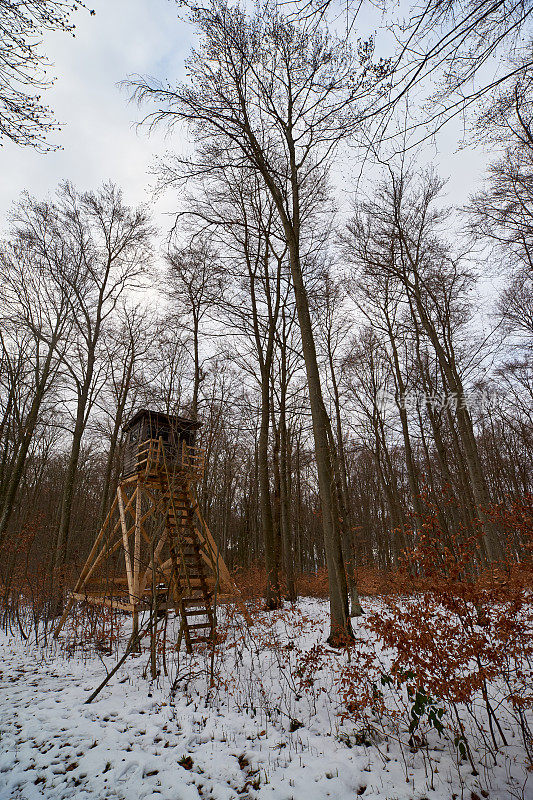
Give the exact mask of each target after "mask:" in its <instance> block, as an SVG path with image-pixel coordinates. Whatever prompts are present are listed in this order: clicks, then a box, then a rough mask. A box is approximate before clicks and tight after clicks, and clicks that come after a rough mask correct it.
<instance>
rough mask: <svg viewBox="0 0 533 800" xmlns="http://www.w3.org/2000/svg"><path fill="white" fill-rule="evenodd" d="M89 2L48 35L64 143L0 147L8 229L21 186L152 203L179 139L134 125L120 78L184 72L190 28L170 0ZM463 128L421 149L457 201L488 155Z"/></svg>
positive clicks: (161, 221)
mask: <svg viewBox="0 0 533 800" xmlns="http://www.w3.org/2000/svg"><path fill="white" fill-rule="evenodd" d="M88 5H89V6H90V7H91V8H94V10H95V12H96V14H95V16H89V15H88V14H87V13H85V12H83V11H80V12H79V13H78V14H77V15H76V23H77V31H76V38H72V37H69V36H65V35H64V34H54V35H52V36H48V37H47V39H46V42H45V44H46V48H45V49H46V53H47V55H48V57H49V59H50V60H51V61H52V62H53V64H54V67H53V73H54V74H55V75H56V76H57V81H56V83H55V85H54V86H53V87H52V88H51V89H50V90H49V91H48V92H46V95H45V101H46V102H47V103H48V104H49V105H50V106H51V107H52V108H53V109H54V111H55V113H56V116H57V119H58V120H59V121H60V122H61V123H62V130H61V131H59V132H57V133H55V134H54V135H53V141H54V142H55V143H56V144H59V145H61V147H62V149H61V150H59V151H56V152H52V153H48V154H40V153H36V152H33V151H32V150H31V149H30V148H20V147H16V146H15V145H12V144H10V143H7V144H5V145H4V147H2V148H0V163H1V169H0V220H1V221H0V225H1V226H2V229H3V231H5V220H6V217H7V214H8V211H9V208H10V206H11V204H12V203H13V201H15V200H16V199H17V198H18V197H19V196H20V194H21V192H22V191H23V190H24V189H27V190H29V191H30V192H31V193H32V194H33V195H35V196H36V197H38V198H44V197H46V196H47V195H49V194H50V193H51V192H53V190H54V188H55V187H56V186H57V185H58V183H59V182H60V181H61V180H64V179H68V180H70V181H72V182H73V183H74V184H75V186H76V187H77V188H78V189H80V190H85V189H94V188H96V187H97V186H98V185H99V184H101V183H102V182H103V181H104V180H107V179H111V180H113V181H114V182H116V183H117V184H118V185H120V186H121V187H122V188H123V190H124V195H125V200H126V202H128V203H131V204H135V203H138V202H151V195H150V186H151V183H152V182H153V178H152V177H151V176H150V175H149V173H148V170H149V167H150V164H152V163H153V161H154V157H155V155H156V154H161V153H163V152H164V150H165V149H168V147H172V148H176V147H179V142H177V141H176V139H175V138H174V139H173V140H172V141H169V140H165V138H164V134H163V131H161V132H159V133H158V134H152V135H151V136H150V137H148V135H147V134H146V131H145V130H137V129H136V127H135V123H136V122H137V121H139V119H140V118H141V116H142V111H141V110H139V108H138V107H137V106H136V105H134V104H131V103H129V102H128V94H127V92H125V91H124V90H123V89H120V88H119V86H118V83H119V82H120V81H121V80H123V79H124V78H126V77H127V76H129V75H131V74H133V73H140V74H144V75H152V76H157V77H160V78H164V79H169V80H171V81H172V80H179V79H181V78H183V76H184V60H185V58H186V57H187V54H188V52H189V49H190V46H191V31H190V30H189V29H188V27H187V25H185V24H184V23H183V22H182V21H180V19H179V18H178V14H177V6H176V4H175V2H174V0H92V1H91V2H89V3H88ZM459 135H460V126H459V125H454V126H451V127H450V128H448V129H446V130H445V132H444V133H443V134H441V135H440V136H439V141H438V152H437V151H436V150H435V149H433V148H431V147H428V148H427V149H426V150H425V153H424V158H425V160H426V161H434V163H435V164H436V166H437V168H438V169H439V171H440V172H441V173H442V175H443V176H444V177H450V183H449V186H448V199H449V202H450V203H457V204H460V203H463V202H465V201H466V200H467V198H468V195H469V194H470V192H471V191H472V190H473V189H474V188H475V186H476V185H477V184H478V183H479V180H480V178H481V177H482V175H483V171H484V167H485V164H486V160H487V158H488V157H489V156H490V153H483V152H482V151H480V150H479V149H478V150H475V151H473V150H471V149H467V150H462V151H460V152H456V149H457V140H458V136H459ZM174 136H175V135H174ZM352 157H353V158H354V159H355V156H352ZM356 173H357V164H356V163H355V161H354V163H351V164H347V165H346V169H343V170H342V174H343V176H344V180H343V181H342V186H343V188H344V189H346V190H349V189H350V188H351V186H353V181H352V176H355V175H356ZM175 205H176V204H175V203H174V202H173V198H172V197H171V196H169V197H165V198H163V199H161V200H159V201H158V203H157V205H156V206H154V210H155V212H156V222H157V224H158V226H159V228H160V229H162V232H163V233H165V232H166V230H167V229H168V228H169V227H170V225H171V219H170V217H167V216H165V212H170V211H172V209H173V208H174V207H175Z"/></svg>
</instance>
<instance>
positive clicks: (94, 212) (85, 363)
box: [43, 184, 152, 572]
mask: <svg viewBox="0 0 533 800" xmlns="http://www.w3.org/2000/svg"><path fill="white" fill-rule="evenodd" d="M56 213H57V217H58V227H59V235H60V236H61V239H62V241H63V242H64V251H65V256H64V259H63V261H62V263H61V279H62V280H63V281H65V282H66V283H67V284H68V286H69V290H70V295H69V300H70V306H71V308H70V310H71V314H72V315H73V319H74V323H75V333H76V335H75V338H74V340H73V341H72V342H71V347H70V348H69V351H68V352H67V353H66V355H65V358H64V363H65V368H66V370H67V372H68V374H69V379H70V382H71V385H72V386H73V389H74V404H73V405H74V420H73V421H74V427H73V433H72V441H71V446H70V453H69V459H68V466H67V471H66V475H65V482H64V486H63V492H62V499H61V515H60V520H59V527H58V534H57V543H56V552H55V559H54V567H55V570H56V572H60V571H61V568H62V567H63V565H64V563H65V559H66V555H67V544H68V535H69V530H70V519H71V514H72V499H73V494H74V486H75V480H76V470H77V465H78V459H79V456H80V448H81V442H82V437H83V433H84V431H85V427H86V424H87V419H88V415H89V413H90V411H91V409H92V407H93V404H94V402H95V400H96V397H97V394H98V391H99V390H100V389H101V386H102V378H103V375H102V369H103V368H104V365H103V364H102V362H100V361H99V349H100V347H101V341H102V335H103V332H104V330H105V328H106V326H107V325H109V324H110V323H111V320H112V318H113V314H114V313H115V309H116V307H117V303H118V302H119V300H120V298H121V296H122V295H123V293H124V292H125V291H127V290H128V289H129V288H133V287H135V286H138V285H139V280H140V278H141V276H142V275H143V273H144V272H145V270H146V264H147V259H148V255H149V253H150V243H151V237H152V228H151V227H150V224H149V221H148V216H147V213H146V211H145V210H144V209H142V208H139V209H132V208H130V207H129V206H126V205H125V204H124V202H123V199H122V193H121V192H120V190H118V189H117V188H116V187H115V186H113V185H111V184H106V185H104V187H103V188H102V189H100V190H99V191H98V192H96V193H91V192H87V193H84V194H82V193H78V192H77V191H76V190H75V189H74V188H73V187H72V186H71V185H70V184H65V185H63V186H62V187H61V189H60V191H59V193H58V198H57V203H56ZM44 253H45V250H44V243H43V255H44Z"/></svg>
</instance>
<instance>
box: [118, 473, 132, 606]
mask: <svg viewBox="0 0 533 800" xmlns="http://www.w3.org/2000/svg"><path fill="white" fill-rule="evenodd" d="M117 497H118V510H119V513H120V526H121V528H122V543H123V545H124V561H125V562H126V577H127V579H128V594H129V599H130V603H131V604H132V605H133V603H134V599H133V598H134V588H133V575H132V572H131V558H130V543H129V539H128V527H127V525H126V513H125V511H124V498H123V497H122V487H121V486H119V487H118V489H117Z"/></svg>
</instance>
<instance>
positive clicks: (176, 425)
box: [123, 408, 202, 431]
mask: <svg viewBox="0 0 533 800" xmlns="http://www.w3.org/2000/svg"><path fill="white" fill-rule="evenodd" d="M145 416H146V417H149V418H150V419H155V420H157V422H158V423H162V424H166V425H168V426H169V427H170V428H172V429H175V430H182V431H183V430H194V431H196V430H198V428H201V426H202V423H201V422H198V421H197V420H194V419H189V418H187V417H178V416H176V415H175V414H163V413H162V412H161V411H151V410H150V409H148V408H141V409H139V411H136V412H135V414H134V415H133V417H131V418H130V419H129V420H128V421H127V422H126V423H125V424H124V426H123V430H125V431H129V430H130V428H132V427H133V426H134V425H135V424H136V423H137V422H138V421H139V420H140V419H141V418H142V417H145Z"/></svg>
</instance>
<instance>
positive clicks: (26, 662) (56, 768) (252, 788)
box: [0, 600, 533, 800]
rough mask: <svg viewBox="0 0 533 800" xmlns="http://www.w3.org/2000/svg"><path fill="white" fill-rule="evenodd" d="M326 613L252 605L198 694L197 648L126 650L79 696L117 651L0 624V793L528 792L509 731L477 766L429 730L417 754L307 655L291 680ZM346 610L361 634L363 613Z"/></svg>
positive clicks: (469, 795) (285, 795)
mask: <svg viewBox="0 0 533 800" xmlns="http://www.w3.org/2000/svg"><path fill="white" fill-rule="evenodd" d="M373 602H374V603H376V602H378V601H373ZM327 621H328V619H327V605H326V603H325V602H324V601H320V600H302V601H300V602H299V603H298V604H297V605H295V606H294V607H292V608H289V609H288V610H285V611H284V612H282V613H280V614H278V615H276V614H274V615H266V614H264V615H260V618H259V619H258V622H257V624H256V625H255V626H254V628H252V629H251V632H250V634H248V633H244V634H243V630H244V626H239V627H238V629H237V630H236V632H234V633H233V635H232V636H228V638H227V639H226V642H225V645H224V646H223V650H222V647H220V648H219V651H222V652H219V653H218V655H217V658H216V661H215V665H214V668H215V675H216V676H217V678H216V679H217V684H218V686H217V688H216V689H215V690H214V691H212V692H211V694H210V696H209V698H208V699H206V686H207V684H206V680H207V678H206V670H208V669H209V667H210V661H209V654H207V653H206V654H204V655H202V654H199V655H198V654H196V655H194V656H193V657H189V656H186V655H184V654H183V653H181V654H179V656H178V655H177V654H176V653H175V651H174V650H172V651H169V654H168V670H169V675H168V676H167V677H161V678H160V679H159V680H158V681H157V684H153V683H150V681H149V679H147V678H145V677H143V671H145V670H146V667H147V661H148V654H147V653H143V654H142V655H140V656H138V657H130V658H129V659H128V660H127V661H126V663H125V664H124V665H123V666H122V667H121V669H120V670H119V672H118V673H117V674H116V675H115V676H114V677H113V679H112V680H111V681H110V683H109V684H108V685H107V686H106V687H105V688H104V689H103V691H102V692H101V694H100V695H99V696H98V697H97V698H96V700H95V701H94V702H93V703H92V704H91V705H86V704H85V701H86V700H87V697H88V696H89V694H90V693H91V692H92V690H93V689H94V688H95V687H96V686H97V685H98V684H99V683H100V681H101V680H102V678H103V677H104V676H105V674H106V668H107V669H111V668H112V667H113V666H114V664H115V663H116V659H117V655H116V652H115V653H113V654H112V655H109V656H102V655H99V654H98V653H96V652H95V651H94V648H93V649H90V648H86V649H81V650H80V649H79V648H74V650H72V648H71V650H70V653H69V652H68V650H67V649H66V648H65V647H64V646H63V647H61V646H59V645H53V646H49V647H48V649H47V650H45V651H43V650H42V649H38V648H36V647H35V646H30V645H27V644H25V643H23V642H22V641H21V639H20V638H19V637H18V636H16V635H14V634H13V635H6V634H4V633H2V634H0V800H19V798H20V799H22V798H24V800H37V798H47V799H48V800H62V799H63V798H76V800H78V798H79V800H84V799H85V798H86V800H112V799H114V798H119V799H120V800H198V798H204V799H205V800H237V798H245V799H246V798H249V799H250V800H267V798H273V799H275V800H326V798H332V800H335V799H336V798H339V800H341V799H342V800H344V798H357V797H363V798H365V800H422V798H427V799H428V800H452V798H455V799H458V798H465V799H466V800H472V799H473V800H476V798H479V800H481V798H486V797H489V798H491V800H497V799H501V800H504V798H505V799H507V798H511V797H515V798H523V799H524V800H526V799H527V798H532V797H533V791H532V790H531V785H530V784H526V778H527V771H526V770H525V769H524V766H523V761H524V753H523V748H521V747H520V737H519V736H518V735H514V734H513V733H512V732H509V731H508V734H509V737H510V741H511V744H509V746H508V747H506V748H502V752H501V756H499V757H498V764H497V766H496V767H492V768H491V770H490V773H489V772H487V771H484V770H483V769H482V768H480V770H479V773H480V774H479V775H477V776H476V775H473V774H472V769H471V767H470V765H469V764H468V762H466V761H463V762H462V763H458V762H459V761H460V759H458V757H457V753H456V752H454V749H453V747H449V746H448V745H447V744H446V743H445V742H441V741H440V739H438V738H435V740H434V742H433V743H432V746H431V758H430V757H429V756H428V752H429V751H428V750H427V749H426V750H424V749H423V748H421V749H419V750H415V752H412V750H413V749H414V748H411V749H410V748H408V747H405V746H401V745H400V743H399V741H398V740H395V739H394V737H391V738H389V739H386V738H385V737H384V736H383V737H382V738H380V737H376V738H374V739H373V740H372V739H371V738H368V737H365V736H361V735H358V734H357V731H356V730H355V726H354V723H353V722H352V723H350V720H349V719H347V720H345V721H344V722H342V723H341V721H340V718H339V716H338V713H337V712H338V710H339V709H338V695H337V694H336V693H335V692H334V690H333V684H332V682H331V676H330V675H329V674H328V670H327V669H324V667H322V669H321V668H320V664H319V663H318V661H317V663H316V677H317V681H316V682H314V681H313V680H311V681H309V686H310V690H309V691H301V690H300V689H299V687H298V685H297V682H296V677H295V675H296V674H298V670H297V656H293V652H297V653H304V654H307V656H306V658H307V661H306V663H307V664H308V665H309V664H311V665H312V663H313V662H312V655H313V652H314V651H313V649H312V648H313V645H314V644H316V643H318V642H321V643H322V644H323V643H324V640H325V638H326V636H327V632H328V631H327ZM353 623H354V626H355V627H357V628H358V629H360V630H359V632H360V633H361V635H362V636H367V637H368V636H370V634H369V633H368V632H367V631H365V629H364V623H361V622H360V621H358V620H355V619H354V620H353ZM123 624H124V625H125V623H123ZM228 624H229V623H228ZM68 636H69V633H68V631H67V633H66V637H67V639H68ZM125 636H126V631H125V630H124V631H123V636H122V640H121V641H120V642H119V643H118V645H117V651H120V650H121V649H122V651H123V648H124V642H125ZM272 641H275V642H277V644H278V645H280V643H281V648H280V647H279V646H277V647H271V646H270V645H269V643H272ZM295 643H296V644H295ZM309 654H310V655H309ZM348 657H349V656H347V655H346V654H343V653H341V654H339V653H332V654H331V658H333V659H340V660H344V659H346V658H348ZM291 658H294V663H293V664H292V666H293V668H294V669H292V670H291V669H285V666H284V663H282V660H283V659H288V660H289V661H290V659H291ZM309 659H311V661H309ZM289 666H290V664H289ZM319 673H320V675H319ZM299 674H300V676H301V675H302V672H301V668H300V673H299ZM318 678H320V679H319V680H318ZM172 682H175V691H174V692H171V690H170V687H171V684H172ZM513 737H514V738H513Z"/></svg>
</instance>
